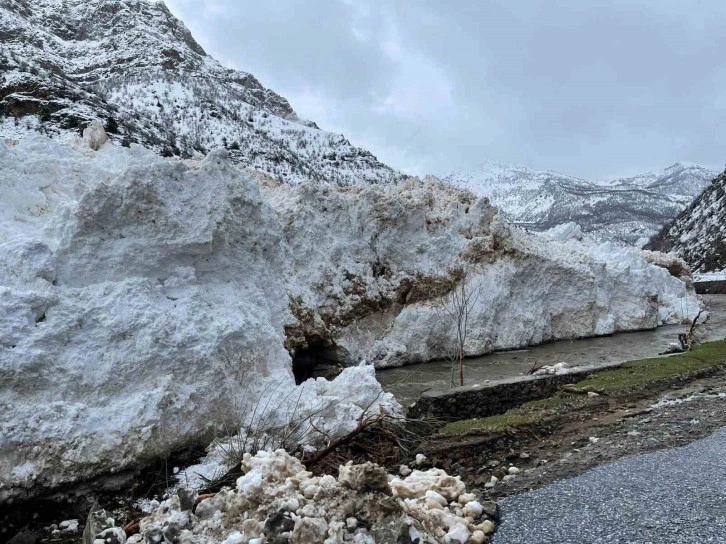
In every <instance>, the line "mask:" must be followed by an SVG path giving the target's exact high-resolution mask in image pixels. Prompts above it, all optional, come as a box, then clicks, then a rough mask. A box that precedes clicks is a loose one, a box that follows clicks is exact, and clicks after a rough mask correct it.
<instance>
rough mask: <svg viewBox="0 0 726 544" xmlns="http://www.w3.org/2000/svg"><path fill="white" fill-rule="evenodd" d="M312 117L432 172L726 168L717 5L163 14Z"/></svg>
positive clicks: (725, 19) (231, 9)
mask: <svg viewBox="0 0 726 544" xmlns="http://www.w3.org/2000/svg"><path fill="white" fill-rule="evenodd" d="M167 3H168V4H169V6H170V7H171V9H172V11H174V12H175V14H177V15H178V16H179V17H180V18H181V19H182V20H183V21H184V22H185V23H186V24H187V26H188V27H189V28H190V29H191V30H192V32H193V33H194V35H195V36H196V37H197V39H198V40H199V41H200V42H201V43H202V45H203V46H204V47H205V48H206V49H207V51H208V52H210V53H211V54H212V55H214V56H215V57H217V58H219V59H220V60H221V61H222V62H224V63H225V64H228V65H233V66H234V67H236V68H239V69H242V70H246V71H249V72H252V73H253V74H255V76H257V77H258V78H259V79H260V80H261V81H262V83H263V84H265V85H267V86H269V87H271V88H273V89H275V90H276V91H277V92H279V93H280V94H282V95H284V96H285V97H287V98H288V99H289V100H290V101H291V103H292V105H293V107H294V108H295V109H296V110H297V111H298V113H300V114H301V115H302V116H304V117H307V118H310V119H313V120H315V121H316V122H318V124H320V125H321V127H323V128H326V129H329V130H335V131H339V132H344V133H345V134H346V136H348V137H349V139H350V140H351V141H352V142H354V143H356V144H357V145H360V146H363V147H366V148H368V149H370V150H371V151H373V152H374V153H375V154H376V155H378V156H379V158H381V159H382V160H384V161H385V162H388V163H389V164H392V165H393V166H396V167H398V168H401V169H404V170H408V171H412V172H415V173H423V172H427V171H433V172H445V171H450V170H456V169H466V168H470V167H474V166H476V164H477V163H479V162H480V161H481V160H482V159H484V158H491V159H496V160H506V161H511V162H515V163H518V164H525V165H528V166H532V167H534V168H540V169H553V170H559V171H562V172H565V173H568V174H571V175H577V176H581V177H590V178H607V177H613V176H616V175H623V174H633V173H637V172H642V171H646V170H654V169H658V168H662V167H665V166H667V165H669V164H671V163H673V162H676V161H678V160H687V161H693V162H698V163H702V164H706V165H709V166H714V167H716V166H719V165H721V164H723V162H724V161H725V160H726V158H725V157H726V149H725V148H724V146H723V144H722V142H723V141H724V135H725V134H724V126H726V123H725V122H724V121H725V120H724V119H723V117H724V114H723V112H724V111H725V108H726V63H724V62H723V61H722V60H721V57H722V56H723V51H724V50H726V33H724V32H723V29H724V28H726V4H723V2H721V1H720V0H700V1H694V2H681V1H675V0H628V1H626V0H588V1H587V2H574V1H571V0H520V1H518V2H512V1H511V0H482V1H473V0H468V1H464V0H450V1H445V2H444V1H441V0H409V1H403V0H400V1H389V2H386V3H384V2H380V1H373V0H371V1H369V2H365V1H356V0H327V1H324V0H315V1H305V2H303V1H300V0H275V1H274V2H266V3H262V2H250V1H246V2H239V1H238V0H167Z"/></svg>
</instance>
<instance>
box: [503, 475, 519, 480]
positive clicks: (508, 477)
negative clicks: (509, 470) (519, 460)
mask: <svg viewBox="0 0 726 544" xmlns="http://www.w3.org/2000/svg"><path fill="white" fill-rule="evenodd" d="M516 477H517V476H516V475H514V474H507V475H506V476H505V477H504V478H502V481H503V482H510V481H512V480H514V479H515V478H516Z"/></svg>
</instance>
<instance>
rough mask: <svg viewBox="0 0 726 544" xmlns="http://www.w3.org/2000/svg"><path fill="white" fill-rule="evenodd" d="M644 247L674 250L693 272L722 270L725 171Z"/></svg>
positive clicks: (725, 230) (724, 258)
mask: <svg viewBox="0 0 726 544" xmlns="http://www.w3.org/2000/svg"><path fill="white" fill-rule="evenodd" d="M646 247H647V248H648V249H654V250H658V251H674V252H675V253H677V254H678V255H679V256H680V257H682V258H683V260H685V261H686V262H687V263H688V264H689V265H690V266H691V268H692V269H693V270H694V271H695V272H717V271H721V270H724V269H726V172H724V173H722V174H720V175H719V176H717V177H716V178H715V179H714V180H713V181H712V182H711V183H710V184H709V185H707V186H706V188H705V189H704V190H703V192H702V193H701V194H700V195H699V196H698V197H696V199H695V200H694V201H693V202H692V203H691V205H690V206H688V207H687V208H686V209H685V210H683V211H682V212H681V213H679V214H678V216H677V217H676V218H675V219H674V220H673V221H672V222H671V223H669V224H668V225H666V226H665V227H663V229H661V231H660V232H658V234H656V235H655V236H654V237H653V238H651V240H650V242H649V243H648V245H647V246H646Z"/></svg>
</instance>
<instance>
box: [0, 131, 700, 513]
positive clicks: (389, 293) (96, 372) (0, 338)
mask: <svg viewBox="0 0 726 544" xmlns="http://www.w3.org/2000/svg"><path fill="white" fill-rule="evenodd" d="M260 187H262V191H261V190H260ZM0 190H2V192H3V195H5V196H4V198H3V199H2V201H0V216H1V217H2V221H1V222H0V378H1V381H0V411H1V412H2V413H3V418H2V419H1V420H0V501H2V500H5V499H7V498H9V497H14V496H23V495H24V494H27V493H29V492H30V493H33V492H35V491H34V490H38V489H50V488H54V487H57V486H59V485H63V484H68V483H72V482H74V481H76V480H81V479H85V478H90V477H93V476H95V475H99V474H104V473H108V472H113V471H120V470H123V469H124V468H127V467H133V466H136V465H138V464H140V463H143V462H145V461H147V460H150V459H152V458H155V457H158V456H162V455H164V454H166V453H168V452H170V451H172V450H174V449H175V448H179V447H182V446H184V445H188V444H190V443H192V442H195V441H199V440H202V439H204V438H208V437H209V435H210V433H211V432H214V430H215V428H217V429H218V428H219V427H220V426H225V425H226V426H230V425H232V426H233V425H236V424H238V423H239V421H238V419H239V418H242V417H244V415H245V414H246V413H248V412H249V410H250V407H251V406H252V405H253V404H254V403H256V402H258V401H259V399H260V398H262V397H264V396H270V395H273V394H274V395H280V396H284V395H287V394H289V391H291V390H292V389H293V388H294V387H295V385H294V379H293V375H292V372H291V358H290V353H295V352H296V351H299V350H301V349H305V348H306V347H309V345H310V344H311V343H313V344H317V345H321V346H326V347H327V348H329V349H331V350H333V351H335V352H336V353H337V354H338V356H339V357H340V359H341V361H342V362H344V363H345V364H353V363H358V362H360V361H361V360H363V359H366V360H368V361H370V362H375V363H376V364H377V365H378V366H386V365H391V364H404V363H408V362H413V361H417V360H426V359H431V358H434V357H439V356H441V355H444V354H445V352H446V351H447V350H448V349H449V348H450V345H451V337H452V327H451V324H450V323H448V322H447V321H446V319H445V318H443V317H442V315H441V314H440V312H439V310H438V309H437V305H436V300H437V299H438V298H440V297H446V296H447V294H448V293H449V292H450V290H451V289H452V286H455V285H457V283H458V282H460V281H462V278H466V279H465V281H467V282H479V284H481V285H483V286H484V288H483V289H482V293H483V294H482V296H481V297H480V298H479V300H478V301H477V305H476V307H475V308H474V311H473V312H472V316H471V321H470V324H471V333H470V336H469V345H468V346H467V349H468V350H469V352H470V353H471V354H475V353H482V352H485V351H488V350H491V349H494V348H498V347H514V346H517V345H525V344H528V343H536V342H541V341H544V340H549V339H555V338H569V337H573V336H589V335H593V334H607V333H610V332H614V331H616V330H630V329H635V328H646V327H654V326H656V325H658V324H660V323H662V322H666V321H673V320H678V319H681V318H682V317H683V315H682V314H684V313H689V312H692V311H694V309H695V307H696V306H697V302H696V300H695V297H694V296H693V294H692V290H690V289H689V287H688V285H687V283H686V282H684V281H682V280H681V279H678V278H676V277H674V276H673V275H672V274H670V273H669V272H668V271H667V270H666V269H665V268H663V267H661V266H654V265H651V264H648V263H647V262H646V260H645V259H644V257H643V254H641V253H639V252H630V253H623V254H620V255H616V256H612V254H611V253H608V252H607V251H605V250H604V249H602V248H600V249H599V250H597V251H596V250H594V249H592V248H589V247H585V246H583V247H579V246H578V245H577V244H576V243H574V242H568V243H566V244H563V243H562V242H559V241H556V240H546V239H540V238H534V237H531V236H528V235H525V234H524V233H520V232H517V231H512V230H509V229H508V228H506V227H505V226H503V225H502V224H501V223H500V222H499V221H498V220H497V218H496V210H495V209H494V208H493V207H492V206H490V205H489V203H488V202H487V201H486V200H485V199H482V200H477V199H476V198H475V197H473V196H472V195H471V194H469V193H465V192H462V191H460V190H456V189H453V188H450V187H448V186H446V185H444V184H441V183H440V182H438V181H436V180H424V181H420V180H414V179H411V180H407V181H405V182H402V183H398V184H395V185H387V186H382V185H378V186H361V187H350V188H338V187H333V186H326V185H301V186H297V187H290V186H288V185H281V184H277V183H274V182H271V181H269V180H268V181H263V182H260V180H259V179H258V177H257V176H254V175H251V174H250V173H247V172H243V171H241V170H240V169H239V168H237V167H236V166H234V165H233V164H232V163H231V161H230V160H229V159H228V157H227V156H226V153H225V152H224V151H215V152H212V153H210V155H209V156H207V158H206V159H205V160H203V161H186V162H182V161H179V160H164V159H161V158H159V157H158V156H156V155H154V154H153V153H151V152H149V151H146V150H144V149H142V148H139V147H132V148H130V149H127V148H121V147H117V146H114V145H112V144H110V143H106V144H103V145H101V146H100V148H99V150H98V151H95V152H94V151H92V150H91V149H89V148H88V146H87V145H84V144H82V143H81V142H76V143H75V144H74V145H70V146H69V145H62V144H59V143H57V142H53V141H51V140H48V139H46V138H43V137H34V138H28V139H26V140H23V141H21V142H19V143H15V142H8V143H0ZM598 251H599V252H600V253H598ZM346 379H347V380H348V382H350V381H351V378H350V376H348V377H347V378H346ZM352 381H353V382H355V381H356V380H355V379H353V380H352ZM348 382H346V383H348ZM334 384H335V382H333V383H332V384H331V386H330V387H327V386H325V387H322V386H316V387H315V388H314V392H312V393H310V398H307V397H306V399H307V400H305V402H306V403H307V405H308V406H312V405H314V404H315V398H316V397H315V395H319V396H320V395H323V396H327V397H335V387H336V386H335V385H334ZM340 387H341V388H345V387H348V386H347V385H341V386H340ZM374 389H375V388H370V394H371V395H372V396H375V395H376V394H377V393H376V391H374ZM369 396H370V395H369ZM381 400H385V401H386V402H388V403H389V404H390V405H394V404H395V401H392V399H387V398H385V397H382V398H381ZM348 402H349V404H351V405H350V406H347V405H346V406H343V407H342V408H340V409H339V410H335V411H334V413H331V414H330V419H331V420H335V418H336V417H340V418H343V419H346V418H347V420H351V418H355V417H356V416H357V415H359V414H360V406H365V405H366V403H367V402H369V399H368V398H362V396H361V398H359V399H352V400H349V401H348ZM355 403H357V405H356V404H355ZM287 416H288V414H286V409H285V408H284V407H282V408H281V410H280V413H279V414H278V415H277V416H276V417H278V418H279V419H280V420H284V418H285V417H287ZM229 419H232V420H233V421H229ZM339 423H340V425H337V423H336V422H335V421H333V423H332V425H333V426H335V425H337V428H339V429H345V428H346V425H348V426H349V424H350V421H340V422H339Z"/></svg>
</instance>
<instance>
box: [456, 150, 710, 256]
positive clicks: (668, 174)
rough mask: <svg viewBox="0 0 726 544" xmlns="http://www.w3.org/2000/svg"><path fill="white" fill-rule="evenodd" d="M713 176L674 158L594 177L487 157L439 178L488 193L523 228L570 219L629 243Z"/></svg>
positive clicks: (647, 233) (600, 236)
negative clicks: (640, 170)
mask: <svg viewBox="0 0 726 544" xmlns="http://www.w3.org/2000/svg"><path fill="white" fill-rule="evenodd" d="M714 175H715V173H714V172H712V171H710V170H708V169H706V168H703V167H701V166H698V165H694V164H685V163H677V164H674V165H673V166H670V167H669V168H666V169H665V170H662V171H660V172H654V173H648V174H642V175H639V176H635V177H631V178H623V179H616V180H612V181H607V182H593V181H588V180H583V179H578V178H573V177H570V176H565V175H563V174H559V173H557V172H550V171H536V170H532V169H529V168H526V167H522V166H515V165H511V164H506V163H496V162H491V161H489V162H485V163H484V164H482V166H481V168H480V169H478V170H475V171H473V172H456V173H452V174H447V175H445V176H443V179H445V180H447V181H449V182H450V183H453V184H454V185H457V186H459V187H464V188H466V189H469V190H471V191H473V192H474V193H476V194H477V195H479V196H487V197H489V198H490V199H491V201H492V203H493V204H495V205H496V206H499V207H500V208H501V209H502V211H503V212H504V213H505V215H506V217H507V218H508V219H509V220H510V221H512V222H514V223H516V224H520V225H522V226H526V227H527V228H530V229H533V230H546V229H549V228H552V227H554V226H556V225H561V224H564V223H570V222H574V223H578V224H579V225H581V226H582V228H583V230H584V231H585V232H587V233H589V234H590V235H591V236H593V237H595V238H598V239H602V240H618V241H622V242H626V243H628V244H632V243H635V242H637V241H638V240H639V239H642V238H647V237H649V236H651V235H652V234H653V233H655V232H657V230H658V229H659V228H660V227H661V226H662V225H663V224H664V223H666V222H667V221H670V220H671V219H672V218H673V217H675V215H676V214H677V213H678V212H679V211H680V210H682V209H683V208H684V207H685V206H687V205H688V204H689V203H690V202H691V201H692V200H693V198H694V197H695V196H696V195H697V194H698V193H700V192H701V190H702V189H703V187H705V186H706V185H707V184H708V182H709V181H710V180H711V179H712V178H713V177H714Z"/></svg>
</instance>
